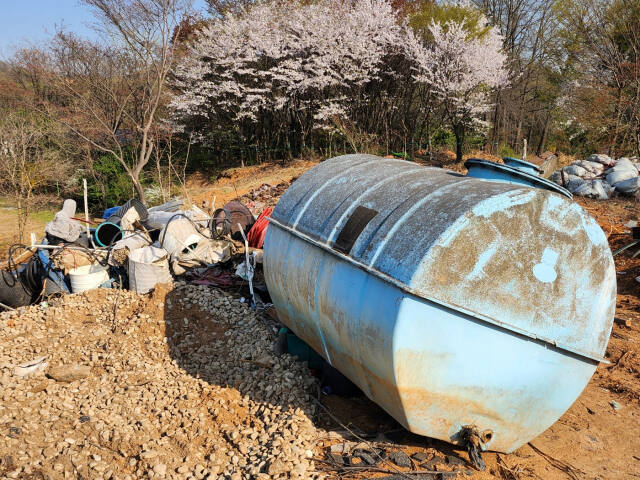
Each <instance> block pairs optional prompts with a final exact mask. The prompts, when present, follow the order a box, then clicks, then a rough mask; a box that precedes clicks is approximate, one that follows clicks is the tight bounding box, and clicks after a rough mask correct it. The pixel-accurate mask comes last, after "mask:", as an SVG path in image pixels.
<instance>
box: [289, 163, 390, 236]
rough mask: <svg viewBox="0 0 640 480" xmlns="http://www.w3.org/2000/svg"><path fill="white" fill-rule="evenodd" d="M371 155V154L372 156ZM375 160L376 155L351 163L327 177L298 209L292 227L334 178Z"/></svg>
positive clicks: (330, 184)
mask: <svg viewBox="0 0 640 480" xmlns="http://www.w3.org/2000/svg"><path fill="white" fill-rule="evenodd" d="M372 157H373V156H372ZM376 160H379V158H378V157H373V158H372V159H371V160H369V161H364V162H362V163H358V164H357V165H353V166H351V167H349V168H347V169H346V170H342V171H341V172H338V173H336V175H335V176H333V177H331V178H329V179H328V180H327V181H325V182H324V184H323V185H322V186H321V187H320V188H318V189H317V190H316V191H315V192H313V194H312V195H311V196H310V197H309V198H308V199H307V201H306V202H305V203H304V206H303V207H302V208H301V209H300V212H299V213H298V216H297V217H296V219H295V220H294V222H293V228H296V227H297V226H298V223H299V222H300V219H301V218H302V216H303V215H304V214H305V212H306V211H307V209H308V208H309V206H310V205H311V203H312V202H313V201H314V200H315V199H316V197H317V196H318V195H320V194H321V193H322V192H323V191H324V190H325V189H327V188H329V187H330V186H332V185H333V183H334V182H335V181H336V180H339V179H341V178H344V177H345V176H346V174H347V173H349V172H351V171H352V170H355V169H357V168H360V167H362V166H366V165H369V164H372V163H375V161H376Z"/></svg>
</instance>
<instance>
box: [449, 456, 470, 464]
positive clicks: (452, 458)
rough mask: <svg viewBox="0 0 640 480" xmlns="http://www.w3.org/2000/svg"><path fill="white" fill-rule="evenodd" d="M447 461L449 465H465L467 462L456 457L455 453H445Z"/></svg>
mask: <svg viewBox="0 0 640 480" xmlns="http://www.w3.org/2000/svg"><path fill="white" fill-rule="evenodd" d="M447 463H448V464H449V465H466V464H467V462H465V461H464V460H463V459H462V458H460V457H456V456H455V455H447Z"/></svg>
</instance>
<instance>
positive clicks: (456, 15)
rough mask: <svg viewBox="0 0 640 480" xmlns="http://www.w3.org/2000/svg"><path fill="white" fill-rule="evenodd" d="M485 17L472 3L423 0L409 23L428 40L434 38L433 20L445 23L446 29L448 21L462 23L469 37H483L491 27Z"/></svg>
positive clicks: (412, 14) (410, 17) (411, 15)
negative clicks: (484, 21)
mask: <svg viewBox="0 0 640 480" xmlns="http://www.w3.org/2000/svg"><path fill="white" fill-rule="evenodd" d="M483 18H484V16H483V14H482V12H481V11H480V10H478V9H477V8H474V7H473V6H472V5H456V4H446V3H444V4H440V3H435V2H433V1H429V0H421V1H420V2H419V3H418V6H417V7H416V10H414V12H413V13H411V14H410V16H409V25H410V26H411V27H412V28H413V29H414V30H415V31H416V32H417V33H420V34H421V35H422V37H423V38H424V39H425V40H426V41H428V42H429V41H431V40H432V38H431V33H430V32H429V25H431V23H432V22H435V23H440V24H442V25H444V26H445V30H446V24H447V23H448V22H456V23H462V24H463V25H464V28H465V30H466V31H467V32H468V33H469V38H482V37H483V36H484V35H486V34H487V32H488V31H489V28H490V27H489V26H488V25H484V24H483V22H482V20H483Z"/></svg>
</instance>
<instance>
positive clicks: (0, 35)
mask: <svg viewBox="0 0 640 480" xmlns="http://www.w3.org/2000/svg"><path fill="white" fill-rule="evenodd" d="M204 5H205V2H204V0H195V6H196V8H199V9H204ZM92 22H93V17H92V14H91V9H90V8H89V7H86V6H84V5H82V4H81V3H80V2H79V0H0V59H5V60H6V59H7V58H9V57H11V55H12V54H13V52H14V51H15V49H16V48H17V47H20V46H25V45H42V44H44V43H45V42H46V41H47V39H49V38H51V37H52V36H53V34H54V33H55V31H56V28H57V27H59V26H64V27H65V29H67V30H70V31H72V32H75V33H77V34H80V35H82V36H86V37H89V38H92V37H93V38H95V37H96V33H95V32H93V31H92V30H91V23H92Z"/></svg>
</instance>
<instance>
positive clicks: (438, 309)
mask: <svg viewBox="0 0 640 480" xmlns="http://www.w3.org/2000/svg"><path fill="white" fill-rule="evenodd" d="M473 167H480V168H476V170H475V174H474V176H465V175H461V174H459V173H456V172H452V171H448V170H443V169H438V168H429V167H423V166H420V165H416V164H415V163H411V162H406V161H402V160H394V159H383V158H379V157H375V156H371V155H345V156H341V157H336V158H333V159H330V160H327V161H325V162H323V163H321V164H319V165H318V166H316V167H314V168H313V169H311V170H309V171H308V172H306V173H305V174H304V175H302V176H301V177H300V178H299V179H298V180H296V181H295V182H294V183H293V184H292V185H291V186H290V187H289V189H288V190H287V191H286V192H285V194H284V195H283V197H282V199H281V200H280V201H279V203H278V204H277V205H276V207H275V210H274V212H273V215H272V217H271V219H270V223H271V225H270V227H269V229H268V232H267V236H266V240H265V246H264V269H265V279H266V282H267V286H268V288H269V293H270V294H271V297H272V299H273V302H274V304H275V306H276V308H277V311H278V315H279V316H280V318H281V320H282V321H283V322H284V323H285V325H287V327H289V328H290V329H291V330H292V331H293V332H295V334H296V335H298V336H299V337H301V338H302V339H303V340H304V341H305V342H307V343H309V344H310V345H311V346H312V347H313V348H314V349H315V350H316V351H317V352H319V353H320V354H321V355H322V356H323V357H324V358H325V359H326V360H327V361H328V362H329V363H330V364H331V365H333V366H334V367H336V368H337V369H338V370H340V371H341V372H342V373H343V374H345V375H346V376H347V377H349V379H351V380H352V381H353V382H354V383H355V384H357V385H358V386H359V387H360V388H361V389H362V390H363V391H364V392H365V394H366V395H367V396H368V397H369V398H371V399H372V400H373V401H375V402H376V403H378V404H379V405H380V406H381V407H382V408H384V409H385V410H386V411H387V412H388V413H389V414H390V415H392V416H393V417H394V418H395V419H396V420H398V421H399V422H400V423H401V424H403V425H404V426H405V427H406V428H407V429H409V430H410V431H412V432H415V433H418V434H421V435H425V436H429V437H435V438H439V439H442V440H445V441H449V442H453V443H460V442H461V441H462V438H461V432H462V431H463V429H465V428H466V427H473V428H474V429H477V430H478V431H479V432H483V436H482V448H483V449H490V450H495V451H502V452H511V451H513V450H514V449H516V448H518V447H519V446H521V445H523V444H524V443H526V442H528V441H529V440H531V439H532V438H534V437H536V436H537V435H538V434H540V433H541V432H543V431H544V430H545V429H547V428H548V427H549V426H550V425H551V424H553V423H554V422H555V421H556V420H557V419H558V418H559V417H560V416H561V415H562V414H563V413H564V412H565V411H566V410H567V409H568V408H569V407H570V406H571V404H572V403H573V402H574V401H575V400H576V398H577V397H578V396H579V395H580V393H581V392H582V390H583V389H584V387H585V386H586V384H587V382H588V381H589V379H590V378H591V376H592V374H593V373H594V371H595V369H596V366H597V365H598V362H600V361H602V360H603V355H604V353H605V349H606V346H607V342H608V338H609V334H610V331H611V327H612V323H613V316H614V309H615V298H616V276H615V269H614V263H613V258H612V256H611V251H610V249H609V245H608V243H607V239H606V237H605V235H604V233H603V232H602V230H601V229H600V227H599V226H598V224H597V223H596V222H595V221H594V220H593V218H591V217H590V216H589V215H588V214H587V213H586V212H585V211H584V210H583V209H582V208H581V207H580V206H579V205H578V204H576V203H574V202H573V201H572V200H571V199H570V198H569V197H568V196H566V195H564V193H563V192H562V191H561V190H557V189H553V188H550V189H547V188H545V185H544V183H543V184H539V183H536V181H535V179H534V180H532V179H531V178H530V177H534V176H535V175H531V174H530V173H527V172H522V171H519V170H518V169H516V168H513V167H509V166H505V165H502V166H501V167H504V168H506V169H510V170H511V171H509V170H507V171H506V172H505V171H504V170H500V171H499V172H498V173H499V175H497V177H498V178H487V177H486V176H484V173H487V172H490V174H489V177H491V176H492V175H493V173H491V172H496V171H498V170H494V169H491V168H489V169H486V168H482V165H478V164H476V165H473ZM522 175H527V176H528V177H526V178H525V180H526V181H525V182H520V181H513V180H514V179H517V178H520V177H521V176H522ZM520 179H521V178H520ZM536 187H539V188H536Z"/></svg>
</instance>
